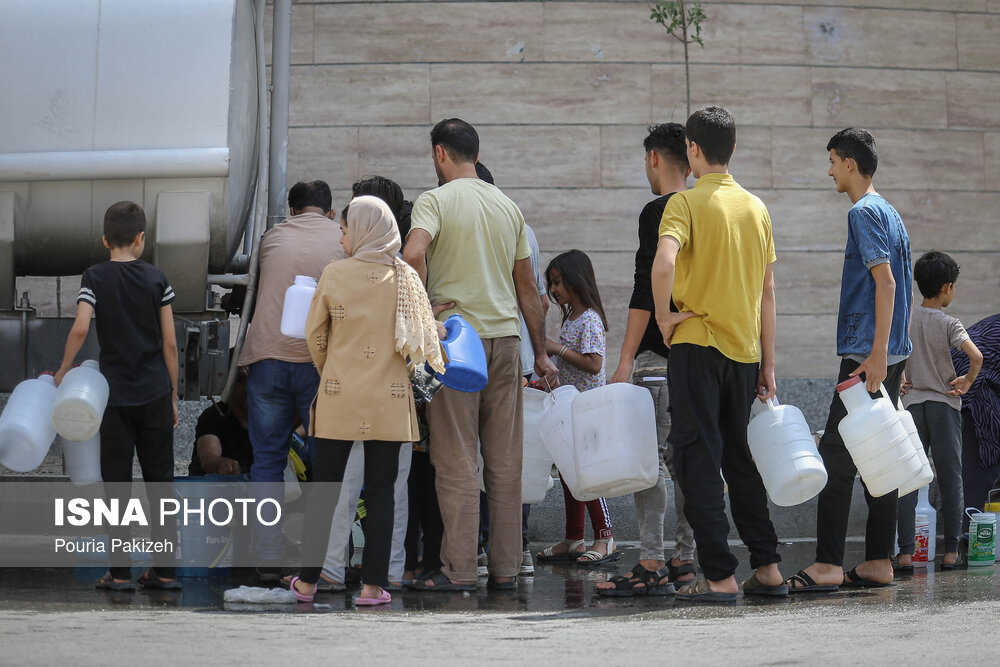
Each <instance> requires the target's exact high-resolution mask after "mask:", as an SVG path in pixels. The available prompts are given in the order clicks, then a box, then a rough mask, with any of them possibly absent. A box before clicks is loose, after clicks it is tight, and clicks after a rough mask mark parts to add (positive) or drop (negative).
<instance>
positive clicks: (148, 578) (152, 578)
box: [136, 570, 181, 591]
mask: <svg viewBox="0 0 1000 667" xmlns="http://www.w3.org/2000/svg"><path fill="white" fill-rule="evenodd" d="M136 582H137V583H138V584H139V585H140V586H142V587H143V588H158V589H161V590H165V591H176V590H180V588H181V582H179V581H177V580H176V579H174V580H172V581H163V580H162V579H160V577H159V576H158V575H157V574H156V573H155V572H153V570H146V571H145V572H143V573H142V575H141V576H140V577H139V578H138V579H136Z"/></svg>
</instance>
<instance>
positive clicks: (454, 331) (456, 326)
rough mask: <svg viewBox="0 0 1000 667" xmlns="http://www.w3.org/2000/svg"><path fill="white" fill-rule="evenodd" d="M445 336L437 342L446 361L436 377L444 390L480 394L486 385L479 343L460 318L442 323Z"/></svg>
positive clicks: (480, 340) (483, 359)
mask: <svg viewBox="0 0 1000 667" xmlns="http://www.w3.org/2000/svg"><path fill="white" fill-rule="evenodd" d="M444 328H445V329H446V330H447V331H448V337H447V338H446V339H444V340H443V341H441V346H442V347H443V348H444V351H445V354H446V355H447V359H448V361H447V362H446V363H445V365H444V373H438V374H437V378H438V379H439V380H441V382H442V383H443V384H444V386H446V387H450V388H451V389H455V390H458V391H465V392H477V391H482V390H483V389H484V388H485V387H486V383H487V382H489V376H488V374H487V368H486V351H485V350H484V349H483V341H482V339H481V338H480V337H479V334H478V333H476V330H475V329H473V328H472V325H471V324H469V323H468V322H466V321H465V318H463V317H462V316H461V315H452V316H451V317H449V318H448V319H447V320H445V322H444Z"/></svg>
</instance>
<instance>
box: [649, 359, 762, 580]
mask: <svg viewBox="0 0 1000 667" xmlns="http://www.w3.org/2000/svg"><path fill="white" fill-rule="evenodd" d="M758 369H759V367H758V365H757V364H742V363H739V362H736V361H733V360H731V359H729V358H727V357H726V356H725V355H723V354H722V353H721V352H719V351H718V350H716V349H715V348H710V347H701V346H700V345H691V344H686V343H684V344H679V345H674V346H673V347H671V348H670V368H669V371H668V377H669V380H670V403H671V407H670V411H671V412H670V413H671V415H672V417H673V426H672V428H671V430H670V435H669V436H668V438H667V440H668V441H669V442H670V443H671V444H672V445H673V446H674V469H675V471H676V472H677V479H678V482H679V483H680V485H681V490H682V491H683V492H684V515H685V516H686V517H687V520H688V523H690V524H691V528H692V529H693V531H694V539H695V542H696V543H697V545H698V563H699V565H701V569H702V572H704V573H705V577H706V578H708V579H709V580H711V581H719V580H721V579H725V578H727V577H729V576H731V575H732V574H734V573H735V572H736V566H737V563H738V561H737V560H736V556H734V555H733V553H732V552H731V551H730V550H729V542H728V538H729V521H728V520H727V519H726V502H725V498H724V486H723V484H724V483H723V476H725V482H726V483H728V484H729V506H730V511H731V512H732V515H733V521H734V522H735V523H736V530H737V532H738V533H739V535H740V538H741V539H742V540H743V543H744V544H745V545H746V546H747V548H748V549H749V550H750V566H751V567H753V568H755V569H756V568H758V567H761V566H763V565H768V564H770V563H778V562H780V561H781V556H779V555H778V536H777V535H776V534H775V532H774V525H773V524H772V523H771V518H770V515H769V513H768V509H767V492H766V491H765V489H764V482H763V481H762V480H761V478H760V473H759V472H757V467H756V466H755V465H754V462H753V459H752V458H751V457H750V447H749V445H748V444H747V423H748V422H749V421H750V406H751V404H752V402H753V399H754V395H755V393H756V390H757V372H758ZM720 468H721V470H722V476H720V475H719V470H720Z"/></svg>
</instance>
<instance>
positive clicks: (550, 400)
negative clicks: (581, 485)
mask: <svg viewBox="0 0 1000 667" xmlns="http://www.w3.org/2000/svg"><path fill="white" fill-rule="evenodd" d="M579 395H580V392H579V391H578V390H577V388H576V387H574V386H572V385H563V386H561V387H556V388H555V389H553V390H552V393H550V394H549V395H548V396H546V398H545V414H543V415H542V422H541V426H540V428H539V434H540V435H541V436H542V442H544V443H545V447H546V448H547V449H548V450H549V454H551V455H552V460H553V462H555V464H556V467H557V468H558V469H559V476H560V477H561V478H562V480H563V481H564V482H566V486H568V487H569V488H570V491H572V490H573V489H574V488H575V487H576V486H577V482H576V459H575V453H574V451H573V402H574V401H575V400H576V397H577V396H579ZM648 395H649V392H647V396H648Z"/></svg>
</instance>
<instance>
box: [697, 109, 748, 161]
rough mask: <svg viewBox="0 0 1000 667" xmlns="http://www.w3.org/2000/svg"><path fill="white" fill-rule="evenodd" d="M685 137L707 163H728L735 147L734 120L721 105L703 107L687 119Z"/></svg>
mask: <svg viewBox="0 0 1000 667" xmlns="http://www.w3.org/2000/svg"><path fill="white" fill-rule="evenodd" d="M686 129H687V138H688V141H690V142H691V143H693V144H698V146H699V147H700V148H701V152H702V153H703V154H704V155H705V160H706V161H708V163H709V164H729V158H731V157H732V156H733V150H734V149H735V148H736V121H735V120H734V119H733V114H731V113H729V111H727V110H726V109H724V108H723V107H703V108H701V109H698V110H697V111H695V112H694V113H693V114H691V117H690V118H688V120H687V128H686Z"/></svg>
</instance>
